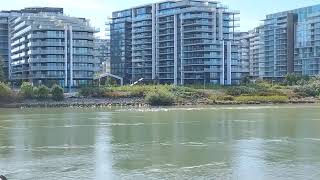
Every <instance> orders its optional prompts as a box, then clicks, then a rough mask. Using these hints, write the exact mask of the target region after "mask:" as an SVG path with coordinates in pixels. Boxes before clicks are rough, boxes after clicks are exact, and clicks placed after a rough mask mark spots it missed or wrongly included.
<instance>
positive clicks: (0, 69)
mask: <svg viewBox="0 0 320 180" xmlns="http://www.w3.org/2000/svg"><path fill="white" fill-rule="evenodd" d="M5 80H6V77H5V75H4V58H3V57H2V56H0V82H4V81H5Z"/></svg>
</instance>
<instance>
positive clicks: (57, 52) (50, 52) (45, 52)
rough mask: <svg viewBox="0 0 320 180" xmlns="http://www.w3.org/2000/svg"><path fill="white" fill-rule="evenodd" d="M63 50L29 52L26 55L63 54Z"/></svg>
mask: <svg viewBox="0 0 320 180" xmlns="http://www.w3.org/2000/svg"><path fill="white" fill-rule="evenodd" d="M64 53H65V52H64V50H29V51H28V54H29V55H30V54H64Z"/></svg>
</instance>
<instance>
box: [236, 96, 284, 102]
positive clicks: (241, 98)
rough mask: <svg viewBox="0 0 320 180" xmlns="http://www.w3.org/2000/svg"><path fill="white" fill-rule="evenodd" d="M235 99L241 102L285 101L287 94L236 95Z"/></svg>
mask: <svg viewBox="0 0 320 180" xmlns="http://www.w3.org/2000/svg"><path fill="white" fill-rule="evenodd" d="M235 100H236V101H237V102H241V103H252V102H258V103H287V102H288V101H289V98H288V97H287V96H238V97H235Z"/></svg>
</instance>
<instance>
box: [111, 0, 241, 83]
mask: <svg viewBox="0 0 320 180" xmlns="http://www.w3.org/2000/svg"><path fill="white" fill-rule="evenodd" d="M237 14H238V12H236V11H231V10H229V9H227V8H226V7H224V6H223V5H221V4H220V3H217V2H215V1H208V0H201V1H199V0H180V1H165V2H160V3H154V4H148V5H143V6H138V7H134V8H131V9H126V10H123V11H117V12H114V13H113V15H112V22H111V25H110V26H111V27H110V31H111V32H110V36H111V44H110V46H111V73H113V74H115V75H119V76H121V77H124V79H125V82H126V83H129V82H134V81H136V80H138V79H141V78H143V79H144V81H145V82H150V81H158V82H160V83H168V84H175V85H178V84H179V85H183V84H202V83H214V84H222V85H224V84H238V83H239V82H240V79H241V77H242V75H243V73H244V71H245V70H244V69H242V66H243V64H242V62H241V60H240V58H239V54H238V47H237V46H238V44H237V43H236V40H235V37H234V33H235V28H236V27H237V26H238V24H237V23H236V21H238V20H239V19H238V18H237Z"/></svg>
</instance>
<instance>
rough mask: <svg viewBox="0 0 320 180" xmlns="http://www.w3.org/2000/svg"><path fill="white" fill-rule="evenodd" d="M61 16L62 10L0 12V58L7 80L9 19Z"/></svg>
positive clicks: (42, 9) (45, 8) (43, 8)
mask: <svg viewBox="0 0 320 180" xmlns="http://www.w3.org/2000/svg"><path fill="white" fill-rule="evenodd" d="M39 13H46V14H56V15H58V14H63V8H51V7H42V8H39V7H37V8H25V9H21V10H10V11H1V12H0V57H2V59H3V61H4V73H5V77H6V79H7V80H9V67H10V66H9V64H10V63H9V59H10V52H9V51H10V38H9V21H10V19H11V18H14V17H19V16H21V15H22V14H39Z"/></svg>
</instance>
